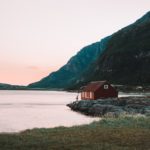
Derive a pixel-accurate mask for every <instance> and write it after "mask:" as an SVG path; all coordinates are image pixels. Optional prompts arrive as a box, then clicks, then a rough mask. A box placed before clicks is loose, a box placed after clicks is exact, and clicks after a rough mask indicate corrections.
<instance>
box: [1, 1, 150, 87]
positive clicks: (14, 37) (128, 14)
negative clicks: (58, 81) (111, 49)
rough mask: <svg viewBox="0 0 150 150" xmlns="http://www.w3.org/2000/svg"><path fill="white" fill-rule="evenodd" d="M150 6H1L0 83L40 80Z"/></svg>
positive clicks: (143, 3) (45, 3)
mask: <svg viewBox="0 0 150 150" xmlns="http://www.w3.org/2000/svg"><path fill="white" fill-rule="evenodd" d="M149 6H150V1H149V0H0V83H9V84H18V85H28V84H29V83H31V82H35V81H38V80H40V79H41V78H43V77H45V76H47V75H48V74H49V73H51V72H53V71H56V70H57V69H59V68H60V67H61V66H62V65H64V64H65V63H66V62H67V61H68V60H69V58H70V57H71V56H73V55H75V54H76V53H77V52H78V51H79V50H80V49H81V48H82V47H84V46H86V45H88V44H91V43H93V42H96V41H99V40H100V39H102V38H104V37H106V36H108V35H110V34H112V33H114V32H116V31H117V30H119V29H121V28H123V27H125V26H127V25H129V24H131V23H133V22H134V21H135V20H137V19H138V18H140V17H141V16H143V15H144V14H145V13H146V12H147V11H149V8H150V7H149Z"/></svg>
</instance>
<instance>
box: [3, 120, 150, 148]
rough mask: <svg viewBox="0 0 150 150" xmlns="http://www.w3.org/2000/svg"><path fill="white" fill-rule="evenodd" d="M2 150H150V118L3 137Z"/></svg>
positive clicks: (40, 130) (31, 131)
mask: <svg viewBox="0 0 150 150" xmlns="http://www.w3.org/2000/svg"><path fill="white" fill-rule="evenodd" d="M0 150H150V118H148V117H136V118H133V117H121V118H112V119H107V118H106V119H103V120H101V121H99V122H94V123H92V124H90V125H83V126H74V127H70V128H65V127H58V128H49V129H44V128H42V129H33V130H26V131H24V132H21V133H13V134H0Z"/></svg>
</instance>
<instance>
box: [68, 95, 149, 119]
mask: <svg viewBox="0 0 150 150" xmlns="http://www.w3.org/2000/svg"><path fill="white" fill-rule="evenodd" d="M67 106H68V107H69V108H70V109H71V110H73V111H76V112H80V113H82V114H85V115H88V116H100V117H118V116H120V115H124V114H127V115H132V114H133V115H134V114H135V115H136V114H142V115H146V116H150V97H149V96H148V97H140V96H139V97H120V98H108V99H98V100H80V101H74V102H72V103H69V104H67Z"/></svg>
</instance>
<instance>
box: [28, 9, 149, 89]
mask: <svg viewBox="0 0 150 150" xmlns="http://www.w3.org/2000/svg"><path fill="white" fill-rule="evenodd" d="M149 66H150V12H148V13H147V14H145V15H144V16H143V17H142V18H140V19H138V20H137V21H136V22H135V23H133V24H131V25H129V26H127V27H125V28H123V29H121V30H119V31H118V32H115V33H114V34H112V35H111V36H108V37H106V38H104V39H102V40H101V41H100V42H96V43H94V44H91V45H89V46H86V47H84V48H83V49H81V51H79V52H78V53H77V55H75V56H73V57H72V58H71V59H70V60H69V61H68V63H67V64H66V65H64V66H63V67H61V68H60V69H59V70H58V71H56V72H53V73H51V74H50V75H49V76H47V77H45V78H43V79H42V80H40V81H39V82H36V83H32V84H30V85H29V86H28V87H29V88H50V89H76V88H79V87H80V86H82V85H84V84H86V83H87V82H90V81H93V80H108V81H110V82H111V83H114V84H126V85H128V84H129V85H144V84H150V67H149Z"/></svg>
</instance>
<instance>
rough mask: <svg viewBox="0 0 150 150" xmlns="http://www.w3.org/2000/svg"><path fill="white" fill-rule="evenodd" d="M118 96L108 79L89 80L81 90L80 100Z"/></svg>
mask: <svg viewBox="0 0 150 150" xmlns="http://www.w3.org/2000/svg"><path fill="white" fill-rule="evenodd" d="M115 97H118V91H117V90H116V89H115V88H114V87H113V86H111V84H110V83H109V82H108V81H95V82H90V83H89V84H88V85H87V86H85V87H84V88H83V89H82V91H81V99H82V100H96V99H100V98H115Z"/></svg>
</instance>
